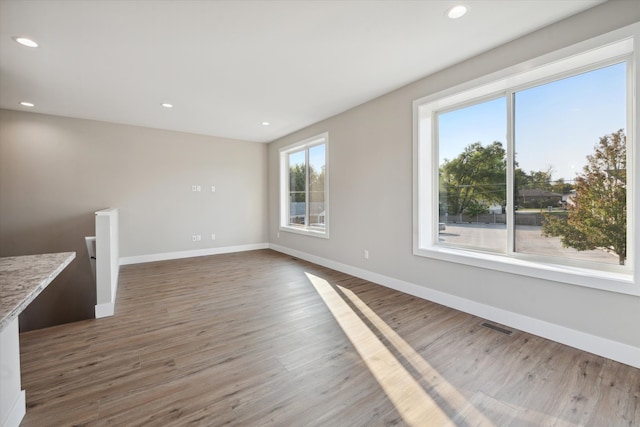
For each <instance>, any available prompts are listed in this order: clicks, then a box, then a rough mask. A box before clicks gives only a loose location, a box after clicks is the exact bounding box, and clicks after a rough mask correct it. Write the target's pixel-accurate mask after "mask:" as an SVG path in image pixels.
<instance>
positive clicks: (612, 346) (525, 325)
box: [269, 244, 640, 368]
mask: <svg viewBox="0 0 640 427" xmlns="http://www.w3.org/2000/svg"><path fill="white" fill-rule="evenodd" d="M269 248H270V249H273V250H274V251H278V252H282V253H285V254H287V255H291V256H295V257H297V258H300V259H303V260H305V261H309V262H312V263H314V264H318V265H321V266H324V267H328V268H331V269H333V270H337V271H340V272H343V273H346V274H349V275H351V276H355V277H359V278H361V279H364V280H368V281H370V282H373V283H377V284H380V285H383V286H386V287H388V288H391V289H395V290H397V291H400V292H404V293H407V294H410V295H413V296H416V297H419V298H423V299H426V300H429V301H433V302H435V303H438V304H442V305H445V306H447V307H451V308H454V309H456V310H460V311H463V312H465V313H469V314H472V315H474V316H478V317H482V318H484V319H487V320H491V321H493V322H497V323H501V324H503V325H507V326H510V327H512V328H515V329H519V330H521V331H525V332H528V333H531V334H534V335H537V336H540V337H543V338H547V339H550V340H552V341H556V342H559V343H561V344H565V345H568V346H571V347H574V348H577V349H580V350H584V351H588V352H589V353H593V354H597V355H598V356H603V357H606V358H609V359H612V360H615V361H617V362H620V363H624V364H627V365H630V366H634V367H636V368H640V348H638V347H633V346H630V345H628V344H624V343H621V342H617V341H612V340H609V339H606V338H602V337H598V336H595V335H591V334H587V333H584V332H581V331H577V330H575V329H570V328H567V327H564V326H560V325H556V324H553V323H549V322H546V321H544V320H539V319H535V318H532V317H528V316H524V315H522V314H518V313H514V312H511V311H507V310H503V309H500V308H496V307H492V306H490V305H486V304H482V303H479V302H476V301H472V300H468V299H465V298H461V297H458V296H455V295H451V294H447V293H445V292H441V291H436V290H434V289H430V288H427V287H424V286H420V285H417V284H415V283H410V282H405V281H403V280H399V279H395V278H393V277H388V276H384V275H382V274H378V273H373V272H371V271H368V270H364V269H361V268H358V267H353V266H350V265H347V264H343V263H340V262H337V261H333V260H329V259H326V258H322V257H318V256H315V255H311V254H308V253H306V252H301V251H298V250H295V249H291V248H287V247H284V246H280V245H276V244H270V245H269Z"/></svg>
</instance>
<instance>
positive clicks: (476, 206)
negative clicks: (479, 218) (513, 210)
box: [465, 200, 489, 216]
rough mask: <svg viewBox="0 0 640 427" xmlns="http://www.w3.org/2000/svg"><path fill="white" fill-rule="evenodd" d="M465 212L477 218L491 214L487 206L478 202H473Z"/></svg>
mask: <svg viewBox="0 0 640 427" xmlns="http://www.w3.org/2000/svg"><path fill="white" fill-rule="evenodd" d="M465 212H466V214H467V215H471V216H476V215H484V214H486V213H489V209H487V206H486V205H484V204H482V203H479V202H477V201H476V200H472V201H471V202H469V204H468V205H467V207H466V209H465Z"/></svg>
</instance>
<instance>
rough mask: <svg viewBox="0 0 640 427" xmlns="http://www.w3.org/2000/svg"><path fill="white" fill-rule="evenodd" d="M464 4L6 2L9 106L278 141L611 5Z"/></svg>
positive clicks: (3, 27)
mask: <svg viewBox="0 0 640 427" xmlns="http://www.w3.org/2000/svg"><path fill="white" fill-rule="evenodd" d="M456 3H457V2H455V1H449V0H431V1H428V0H425V1H404V0H393V1H383V0H374V1H365V0H360V1H349V0H342V1H303V0H299V1H275V0H274V1H269V0H264V1H238V0H236V1H213V0H211V1H206V0H199V1H196V0H182V1H168V0H164V1H155V0H84V1H80V0H68V1H61V0H41V1H38V0H31V1H26V0H0V107H1V108H7V109H14V110H19V109H23V110H27V108H25V107H22V106H20V105H19V103H20V101H31V102H33V103H35V104H36V106H35V107H34V108H31V109H28V111H34V112H41V113H47V114H54V115H60V116H68V117H79V118H86V119H94V120H102V121H108V122H115V123H126V124H133V125H140V126H147V127H152V128H160V129H170V130H177V131H184V132H191V133H198V134H204V135H215V136H221V137H228V138H236V139H243V140H250V141H259V142H268V141H272V140H274V139H276V138H278V137H280V136H283V135H286V134H288V133H291V132H293V131H296V130H298V129H301V128H303V127H305V126H307V125H310V124H312V123H315V122H318V121H320V120H322V119H325V118H327V117H330V116H332V115H335V114H338V113H340V112H342V111H345V110H347V109H349V108H351V107H354V106H356V105H358V104H361V103H363V102H366V101H368V100H370V99H373V98H375V97H377V96H380V95H382V94H384V93H387V92H389V91H391V90H393V89H396V88H399V87H401V86H403V85H405V84H408V83H410V82H412V81H415V80H417V79H419V78H420V77H424V76H426V75H429V74H431V73H433V72H435V71H438V70H441V69H443V68H445V67H447V66H450V65H453V64H455V63H457V62H460V61H462V60H464V59H467V58H469V57H471V56H474V55H477V54H478V53H481V52H483V51H486V50H488V49H491V48H492V47H495V46H498V45H500V44H503V43H505V42H507V41H510V40H513V39H515V38H518V37H520V36H522V35H524V34H526V33H529V32H531V31H533V30H536V29H539V28H541V27H543V26H546V25H548V24H550V23H553V22H556V21H559V20H561V19H563V18H566V17H568V16H570V15H573V14H576V13H578V12H580V11H582V10H585V9H588V8H590V7H593V6H595V5H597V4H599V3H603V0H563V1H558V0H537V1H525V0H502V1H480V0H463V3H466V4H467V5H469V6H470V10H469V13H468V14H467V15H465V16H464V17H462V18H460V19H458V20H450V19H448V18H446V16H445V11H446V10H447V9H448V8H449V7H450V6H452V5H454V4H456ZM14 36H27V37H30V38H32V39H34V40H36V41H37V42H38V43H39V44H40V47H38V48H35V49H33V48H31V49H30V48H26V47H23V46H21V45H19V44H17V43H16V42H14V41H13V40H12V37H14ZM163 102H169V103H172V104H173V105H174V108H173V109H166V108H163V107H161V106H160V104H161V103H163ZM263 121H268V122H270V123H271V125H270V126H262V125H261V123H262V122H263Z"/></svg>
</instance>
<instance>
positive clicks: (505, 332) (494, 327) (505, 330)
mask: <svg viewBox="0 0 640 427" xmlns="http://www.w3.org/2000/svg"><path fill="white" fill-rule="evenodd" d="M482 326H484V327H485V328H489V329H493V330H494V331H498V332H502V333H503V334H506V335H511V334H512V333H513V331H510V330H508V329H505V328H501V327H500V326H496V325H492V324H491V323H486V322H485V323H483V324H482Z"/></svg>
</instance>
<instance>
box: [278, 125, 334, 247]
mask: <svg viewBox="0 0 640 427" xmlns="http://www.w3.org/2000/svg"><path fill="white" fill-rule="evenodd" d="M328 142H329V140H328V135H327V134H326V133H325V134H322V135H319V136H317V137H314V138H310V139H308V140H305V141H302V142H300V143H298V144H294V145H292V146H288V147H285V148H283V149H281V150H280V170H281V178H280V187H281V197H280V198H281V206H280V229H282V230H285V231H293V232H298V233H304V234H310V235H317V236H321V237H328V231H329V229H328V197H327V194H328V191H327V190H328V188H329V186H328V179H329V178H328V171H327V152H328Z"/></svg>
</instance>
